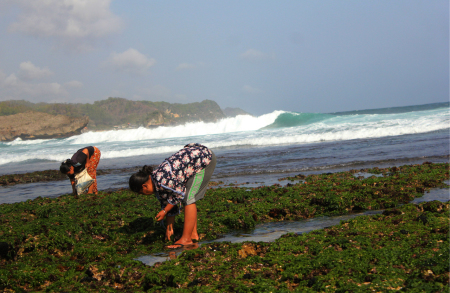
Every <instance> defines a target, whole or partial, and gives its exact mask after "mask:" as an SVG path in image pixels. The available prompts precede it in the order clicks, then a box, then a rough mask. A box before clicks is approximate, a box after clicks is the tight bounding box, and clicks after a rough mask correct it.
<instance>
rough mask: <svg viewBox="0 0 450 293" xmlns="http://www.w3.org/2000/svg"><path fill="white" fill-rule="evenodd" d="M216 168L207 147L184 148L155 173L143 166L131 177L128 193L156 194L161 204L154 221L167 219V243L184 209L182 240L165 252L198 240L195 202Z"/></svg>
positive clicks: (214, 157)
mask: <svg viewBox="0 0 450 293" xmlns="http://www.w3.org/2000/svg"><path fill="white" fill-rule="evenodd" d="M215 167H216V156H215V155H214V153H213V152H212V151H211V150H210V149H208V148H207V147H205V146H203V145H201V144H198V143H191V144H188V145H186V146H185V147H184V148H183V149H181V150H179V151H178V152H176V153H175V154H173V155H172V156H170V157H169V158H167V159H166V160H165V161H164V162H162V163H161V164H160V165H159V166H158V167H157V168H156V169H155V170H153V168H152V167H149V166H144V167H143V168H142V170H140V171H139V172H137V173H135V174H133V175H132V176H131V177H130V181H129V184H130V189H131V190H133V191H135V192H138V193H141V194H147V195H149V194H155V196H156V198H157V199H158V200H159V202H160V203H161V211H160V212H159V213H158V214H157V215H156V220H157V221H161V220H163V219H164V218H165V217H166V216H167V220H166V223H167V226H166V239H168V240H170V237H171V236H172V235H173V234H174V231H173V225H174V223H175V216H176V215H178V214H179V213H180V212H179V211H180V205H181V204H183V205H184V228H183V234H182V236H181V238H180V239H179V240H178V241H177V242H175V244H174V245H171V246H168V248H178V247H182V246H184V245H191V244H193V243H194V241H198V240H199V236H198V232H197V205H196V204H195V203H196V202H197V201H199V200H200V199H202V198H203V197H204V196H205V192H206V189H207V187H208V182H209V180H210V179H211V175H212V173H213V172H214V168H215Z"/></svg>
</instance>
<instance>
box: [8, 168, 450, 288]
mask: <svg viewBox="0 0 450 293" xmlns="http://www.w3.org/2000/svg"><path fill="white" fill-rule="evenodd" d="M395 168H396V169H393V168H386V169H378V170H379V171H380V172H381V173H383V174H385V175H384V176H380V177H376V176H372V177H369V178H356V177H355V176H353V173H352V172H340V173H334V174H320V175H309V176H306V177H305V178H304V179H303V180H304V182H300V183H296V184H291V185H290V186H286V187H282V186H281V185H279V184H276V185H272V186H266V187H256V188H252V189H251V190H249V188H240V187H228V188H223V187H218V188H211V189H209V190H208V191H207V194H206V196H205V198H204V199H203V200H201V201H199V202H198V210H199V211H198V215H199V222H198V231H199V233H200V237H201V240H202V241H203V240H212V239H217V238H219V237H221V235H223V234H225V233H228V232H230V231H232V230H234V229H251V228H253V227H254V226H255V225H256V224H258V223H262V222H268V221H284V220H300V219H306V218H311V217H316V216H323V215H337V214H348V213H353V212H355V211H362V210H374V209H386V210H385V211H384V212H383V214H379V215H374V216H363V217H358V218H356V219H353V220H350V221H345V222H341V224H340V225H337V226H333V227H328V228H325V229H323V230H318V231H314V232H312V233H307V234H302V235H297V234H286V235H284V236H283V237H281V238H280V239H278V240H277V241H275V242H273V243H263V242H258V243H255V242H245V243H240V244H232V243H228V242H223V243H210V244H204V245H202V246H201V248H198V249H193V250H189V251H185V252H183V253H182V254H181V255H180V256H179V257H177V258H175V259H173V260H170V261H167V262H165V263H162V264H157V265H154V266H153V267H149V266H146V265H144V264H143V263H141V262H139V261H137V260H135V259H136V258H137V257H139V256H142V255H145V254H150V253H155V252H160V251H163V250H164V247H165V245H167V244H169V243H170V242H166V241H165V240H164V228H163V227H161V226H160V225H159V223H158V222H156V221H154V217H155V215H156V213H157V212H158V211H159V203H158V202H157V200H156V199H155V198H154V197H153V196H147V195H140V194H136V193H133V192H131V191H129V190H124V189H123V190H117V191H114V192H99V194H98V195H93V194H86V195H80V196H78V197H73V196H72V195H62V196H60V197H58V198H42V197H38V198H36V199H34V200H27V201H25V202H19V203H14V204H2V205H0V224H1V225H0V290H3V291H5V292H44V291H45V292H47V291H49V292H52V291H76V292H97V291H101V290H103V291H107V292H109V291H111V292H112V291H118V290H119V291H120V290H122V291H126V292H142V291H156V292H172V291H174V290H180V291H185V292H196V291H202V292H218V291H230V292H261V291H289V290H297V291H301V292H316V291H321V292H327V291H329V292H346V291H366V290H367V291H368V290H374V291H386V290H416V291H425V292H448V290H449V287H448V282H449V266H448V263H449V240H448V232H449V222H448V219H449V203H448V202H447V203H441V202H437V201H435V202H428V203H422V204H419V205H415V204H408V202H410V201H411V199H413V198H415V197H420V196H422V195H423V193H424V192H427V191H428V190H429V189H430V188H435V187H442V188H443V187H446V186H445V184H443V183H442V182H443V181H444V180H447V179H448V178H449V164H422V165H410V166H408V165H406V166H401V167H395ZM447 188H448V187H447ZM182 227H183V219H182V217H177V219H176V222H175V230H176V231H177V233H178V234H177V235H176V236H178V237H179V236H180V235H179V233H180V232H181V231H182ZM200 286H201V290H200V289H199V288H200Z"/></svg>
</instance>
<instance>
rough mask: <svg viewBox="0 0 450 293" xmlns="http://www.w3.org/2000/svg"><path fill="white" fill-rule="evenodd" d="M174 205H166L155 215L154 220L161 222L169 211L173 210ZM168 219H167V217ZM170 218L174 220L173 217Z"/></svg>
mask: <svg viewBox="0 0 450 293" xmlns="http://www.w3.org/2000/svg"><path fill="white" fill-rule="evenodd" d="M174 206H175V205H172V204H170V203H169V204H167V206H166V207H165V208H164V209H163V210H161V211H160V212H159V213H158V214H157V215H156V217H155V219H156V221H158V222H159V221H161V220H163V219H164V218H165V217H166V214H167V213H168V212H169V211H170V210H171V209H173V207H174ZM168 218H169V217H168ZM170 218H174V219H175V217H170Z"/></svg>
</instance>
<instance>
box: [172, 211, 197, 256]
mask: <svg viewBox="0 0 450 293" xmlns="http://www.w3.org/2000/svg"><path fill="white" fill-rule="evenodd" d="M194 230H195V231H194ZM194 232H195V233H194ZM193 233H194V236H195V234H197V205H196V204H195V203H193V204H190V205H187V206H185V207H184V228H183V235H182V236H181V238H180V239H179V240H178V241H177V242H175V244H183V245H189V244H193V242H192V235H193ZM197 237H198V235H197ZM173 246H174V247H171V246H169V248H176V247H177V246H176V245H173Z"/></svg>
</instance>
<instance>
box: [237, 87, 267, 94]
mask: <svg viewBox="0 0 450 293" xmlns="http://www.w3.org/2000/svg"><path fill="white" fill-rule="evenodd" d="M242 90H243V91H244V92H246V93H249V94H260V93H263V92H264V91H263V90H260V89H259V88H255V87H252V86H249V85H244V87H243V88H242Z"/></svg>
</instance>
